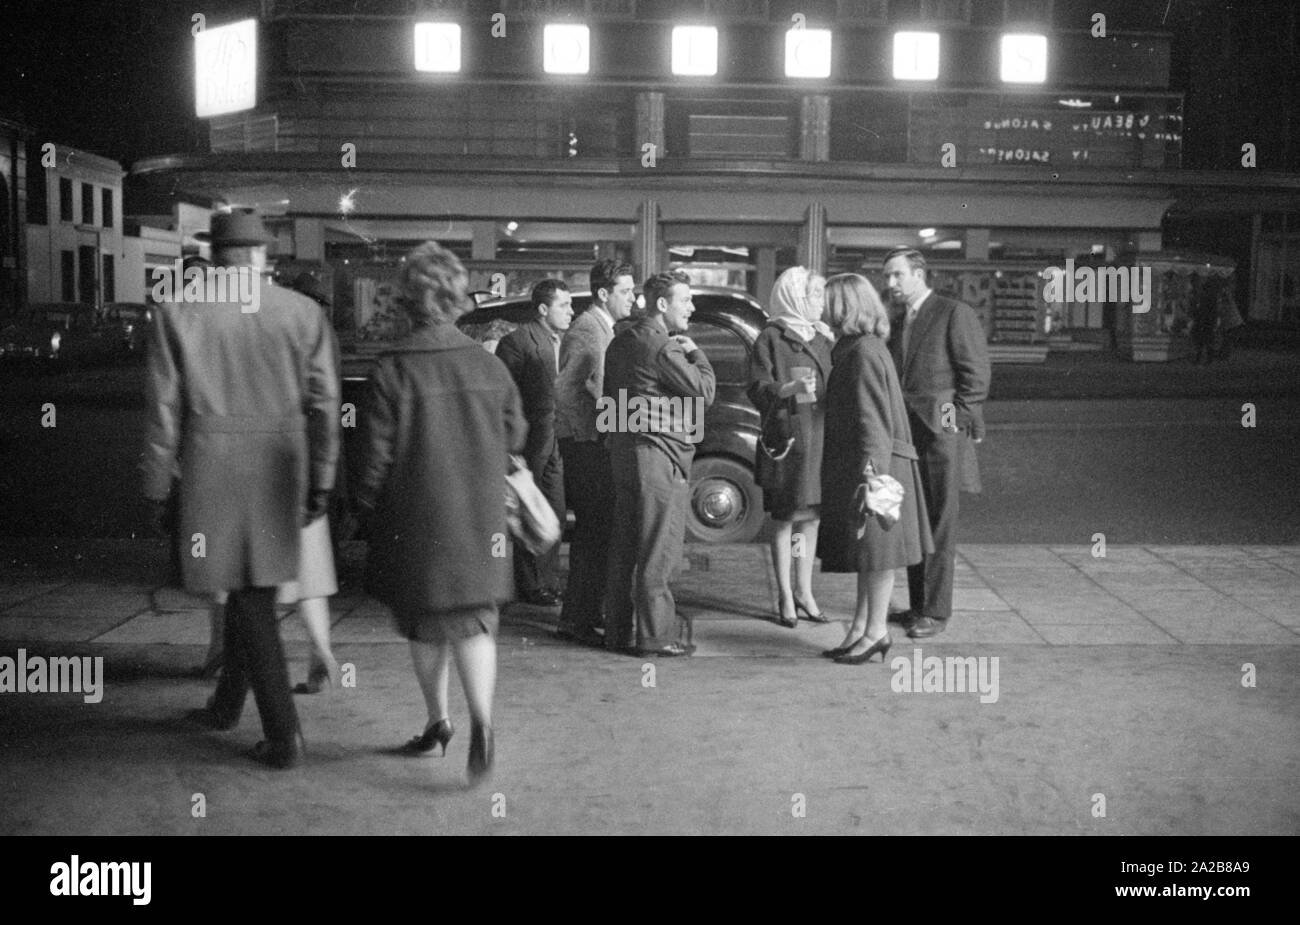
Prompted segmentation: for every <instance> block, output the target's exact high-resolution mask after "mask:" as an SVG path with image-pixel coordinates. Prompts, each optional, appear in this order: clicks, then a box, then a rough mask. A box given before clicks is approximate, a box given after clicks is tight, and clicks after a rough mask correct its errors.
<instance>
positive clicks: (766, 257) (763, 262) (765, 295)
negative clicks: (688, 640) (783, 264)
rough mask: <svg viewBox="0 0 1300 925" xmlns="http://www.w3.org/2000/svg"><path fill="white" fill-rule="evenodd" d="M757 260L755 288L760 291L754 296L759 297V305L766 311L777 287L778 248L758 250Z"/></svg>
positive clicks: (761, 248)
mask: <svg viewBox="0 0 1300 925" xmlns="http://www.w3.org/2000/svg"><path fill="white" fill-rule="evenodd" d="M757 258H758V261H757V262H758V280H757V282H756V283H755V286H756V287H757V289H758V291H757V292H755V293H754V295H755V296H757V298H758V302H759V304H760V305H762V306H763V308H764V309H766V308H768V304H767V303H768V300H769V299H771V298H772V287H773V286H775V285H776V248H775V247H760V248H758V253H757Z"/></svg>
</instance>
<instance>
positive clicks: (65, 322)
mask: <svg viewBox="0 0 1300 925" xmlns="http://www.w3.org/2000/svg"><path fill="white" fill-rule="evenodd" d="M130 354H131V344H130V334H129V332H127V331H126V328H125V325H124V324H123V322H122V321H121V320H120V319H119V318H116V317H115V318H113V319H110V318H108V317H107V316H105V315H103V314H101V313H97V312H96V311H95V308H94V306H91V305H82V304H80V303H78V302H45V303H37V304H34V305H32V306H30V307H29V308H28V309H27V311H26V312H24V313H23V314H22V315H20V316H19V318H18V320H17V321H16V322H14V323H12V324H9V325H7V326H6V327H4V328H3V329H0V360H3V361H8V362H20V361H24V360H25V361H28V362H38V363H43V364H49V365H57V366H63V365H70V364H78V365H83V364H92V363H114V362H119V361H121V360H124V359H127V358H128V357H129V356H130Z"/></svg>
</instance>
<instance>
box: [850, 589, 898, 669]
mask: <svg viewBox="0 0 1300 925" xmlns="http://www.w3.org/2000/svg"><path fill="white" fill-rule="evenodd" d="M893 593H894V570H893V569H879V570H876V571H859V572H858V602H857V608H856V609H855V610H854V612H853V624H852V626H850V627H849V633H848V635H847V636H845V637H844V642H843V643H842V645H846V646H847V645H849V644H850V643H853V648H852V649H850V650H849V651H848V652H846V653H845V655H846V656H847V655H860V654H861V653H863V652H865V651H866V650H867V649H868V648H870V647H871V646H872V644H874V643H876V642H878V641H879V640H880V639H881V637H883V636H885V635H886V634H887V633H888V632H889V628H888V624H887V623H886V620H887V619H888V618H889V599H890V597H892V596H893Z"/></svg>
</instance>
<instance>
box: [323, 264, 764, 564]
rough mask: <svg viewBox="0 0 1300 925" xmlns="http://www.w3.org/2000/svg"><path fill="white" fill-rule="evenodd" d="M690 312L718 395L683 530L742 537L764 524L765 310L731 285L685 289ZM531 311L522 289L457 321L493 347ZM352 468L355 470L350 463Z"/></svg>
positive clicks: (348, 387)
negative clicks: (760, 465) (758, 368)
mask: <svg viewBox="0 0 1300 925" xmlns="http://www.w3.org/2000/svg"><path fill="white" fill-rule="evenodd" d="M692 296H693V301H694V303H695V314H694V315H692V316H691V324H690V328H689V330H688V332H687V333H688V334H689V335H690V337H691V338H692V339H693V340H694V341H695V343H696V344H698V345H699V347H700V349H701V350H703V351H704V353H705V355H706V356H707V357H708V358H709V362H710V364H712V366H713V369H714V372H715V373H716V375H717V380H718V388H717V396H716V398H715V399H714V401H713V404H712V406H710V407H709V409H708V411H707V412H706V413H705V416H704V438H703V440H702V441H701V442H700V444H699V445H698V446H696V448H695V462H694V464H693V465H692V468H691V496H690V517H689V519H688V521H687V536H688V538H689V539H691V540H694V541H696V542H706V543H747V542H749V541H751V540H753V539H754V538H755V537H756V536H757V535H758V533H759V531H760V530H761V529H762V526H763V497H762V495H761V494H760V489H759V487H758V485H757V484H756V483H755V481H754V451H755V448H756V446H757V440H758V433H759V427H760V419H759V414H758V411H757V410H756V409H755V408H754V406H753V404H751V403H750V401H749V398H748V396H747V395H746V394H745V390H746V387H747V386H748V384H749V383H748V379H749V358H750V354H751V353H752V351H753V348H754V341H755V340H756V339H757V337H758V332H759V331H760V330H762V327H763V325H764V324H765V323H766V321H767V316H766V315H765V314H764V312H763V310H762V308H761V307H760V306H759V305H758V303H757V302H756V301H754V299H753V298H752V297H751V296H749V295H748V294H747V293H745V292H741V291H739V290H734V289H715V288H707V287H697V288H694V289H692ZM590 305H591V294H590V293H586V292H575V293H574V294H573V308H574V313H575V315H577V314H580V313H581V312H583V311H585V310H586V309H587V308H588V307H589V306H590ZM533 316H534V313H533V308H532V306H531V305H530V304H529V301H528V298H527V296H517V297H513V298H505V299H491V300H489V301H483V302H480V303H479V305H478V307H477V308H475V309H474V310H473V311H471V312H469V313H468V314H466V315H465V316H464V317H462V318H461V319H460V320H459V321H458V322H457V326H458V327H459V328H460V329H461V330H462V331H464V332H465V333H466V334H468V335H469V336H470V337H473V338H474V339H475V340H477V341H479V342H480V343H483V344H484V346H485V348H486V349H490V350H491V349H494V348H495V346H496V342H497V341H499V340H500V339H501V338H502V337H504V336H505V335H506V334H508V333H510V332H511V331H513V330H514V329H515V328H516V327H518V326H519V325H520V324H522V323H524V322H526V321H528V320H529V319H531V318H532V317H533ZM373 362H374V359H373V354H370V355H369V356H364V355H358V354H350V355H347V356H345V358H344V363H343V400H344V402H352V403H354V404H355V407H356V408H357V409H358V410H360V409H362V408H364V407H365V387H366V380H367V379H368V377H369V375H370V366H371V365H373ZM357 436H358V435H357V434H356V431H355V429H349V430H345V431H344V448H345V452H347V454H348V458H349V462H350V463H351V462H352V461H354V460H355V459H356V454H357V453H358V452H359V451H360V447H359V446H352V445H351V444H352V443H353V441H355V440H357ZM352 471H355V469H353V470H352Z"/></svg>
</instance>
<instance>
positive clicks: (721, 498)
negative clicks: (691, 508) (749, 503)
mask: <svg viewBox="0 0 1300 925" xmlns="http://www.w3.org/2000/svg"><path fill="white" fill-rule="evenodd" d="M744 510H745V499H744V496H743V495H742V494H741V492H740V489H739V488H737V487H736V486H735V485H733V484H731V483H730V482H723V481H716V480H709V481H707V482H704V483H703V484H701V485H700V487H699V488H698V489H697V490H696V493H695V513H696V515H697V516H698V517H699V519H700V522H701V523H703V524H705V525H706V526H708V527H710V528H712V529H715V530H717V529H722V528H725V527H728V526H731V525H732V524H735V523H737V522H739V521H740V519H741V518H742V517H743V516H744Z"/></svg>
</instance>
